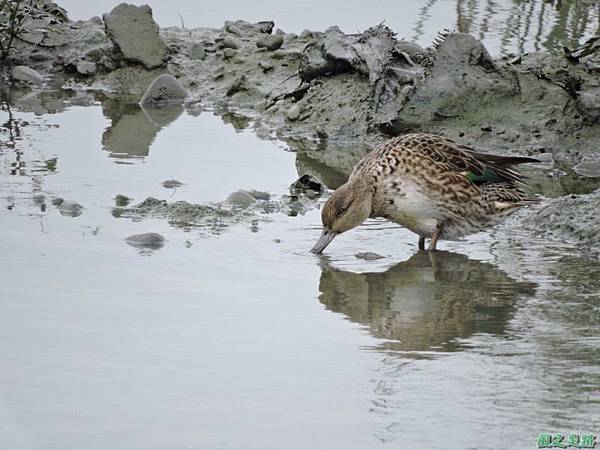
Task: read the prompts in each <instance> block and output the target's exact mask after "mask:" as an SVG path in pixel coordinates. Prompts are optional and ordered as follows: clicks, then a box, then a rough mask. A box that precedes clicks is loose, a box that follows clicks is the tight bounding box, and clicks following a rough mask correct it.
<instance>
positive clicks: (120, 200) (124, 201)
mask: <svg viewBox="0 0 600 450" xmlns="http://www.w3.org/2000/svg"><path fill="white" fill-rule="evenodd" d="M130 202H131V199H130V198H129V197H127V196H126V195H123V194H117V195H116V196H115V205H117V206H127V205H129V203H130Z"/></svg>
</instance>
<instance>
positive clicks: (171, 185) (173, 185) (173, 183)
mask: <svg viewBox="0 0 600 450" xmlns="http://www.w3.org/2000/svg"><path fill="white" fill-rule="evenodd" d="M161 185H162V187H164V188H165V189H177V188H179V187H181V186H183V183H182V182H181V181H177V180H165V181H163V182H162V183H161Z"/></svg>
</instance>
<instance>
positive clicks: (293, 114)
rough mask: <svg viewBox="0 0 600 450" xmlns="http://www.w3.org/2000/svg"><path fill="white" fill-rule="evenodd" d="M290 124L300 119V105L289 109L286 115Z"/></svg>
mask: <svg viewBox="0 0 600 450" xmlns="http://www.w3.org/2000/svg"><path fill="white" fill-rule="evenodd" d="M285 116H286V117H287V118H288V120H289V121H290V122H294V121H296V120H298V119H299V118H300V107H299V106H298V105H294V106H292V107H291V108H290V109H288V112H287V113H286V114H285Z"/></svg>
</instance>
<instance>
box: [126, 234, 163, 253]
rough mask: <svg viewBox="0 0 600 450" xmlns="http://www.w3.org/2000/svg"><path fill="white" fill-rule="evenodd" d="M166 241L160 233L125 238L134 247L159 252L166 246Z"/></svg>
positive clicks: (133, 235)
mask: <svg viewBox="0 0 600 450" xmlns="http://www.w3.org/2000/svg"><path fill="white" fill-rule="evenodd" d="M165 241H166V239H165V238H164V237H162V236H161V235H160V234H158V233H141V234H132V235H131V236H128V237H126V238H125V242H127V243H128V244H129V245H131V246H132V247H136V248H139V249H147V250H158V249H160V248H162V247H163V246H164V245H165Z"/></svg>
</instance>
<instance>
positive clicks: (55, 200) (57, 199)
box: [52, 197, 65, 206]
mask: <svg viewBox="0 0 600 450" xmlns="http://www.w3.org/2000/svg"><path fill="white" fill-rule="evenodd" d="M64 201H65V199H64V198H61V197H55V198H53V199H52V205H54V206H60V205H62V204H63V202H64Z"/></svg>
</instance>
